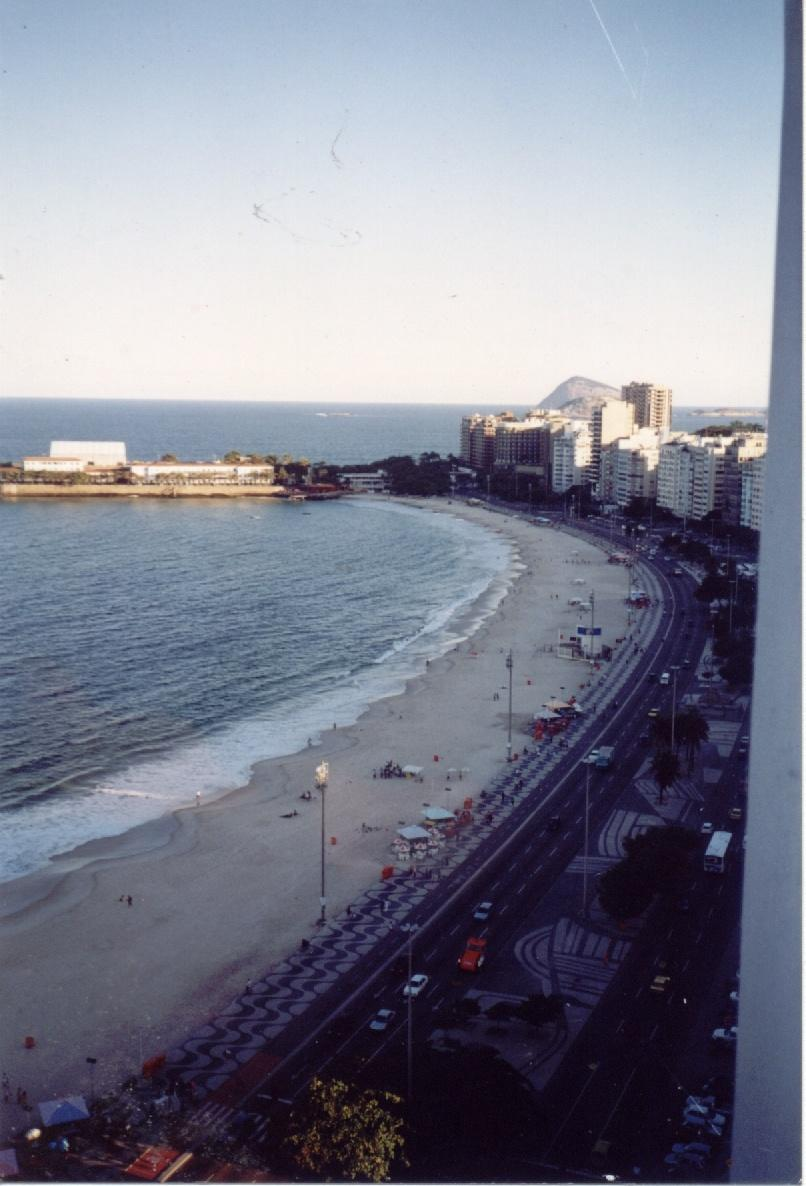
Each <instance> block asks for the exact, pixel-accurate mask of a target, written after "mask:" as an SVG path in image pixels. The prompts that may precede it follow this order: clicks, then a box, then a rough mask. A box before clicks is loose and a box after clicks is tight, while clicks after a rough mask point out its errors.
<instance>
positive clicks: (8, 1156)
mask: <svg viewBox="0 0 806 1186" xmlns="http://www.w3.org/2000/svg"><path fill="white" fill-rule="evenodd" d="M19 1172H20V1167H19V1165H18V1164H17V1154H16V1153H15V1152H14V1150H13V1149H0V1178H16V1176H17V1174H18V1173H19Z"/></svg>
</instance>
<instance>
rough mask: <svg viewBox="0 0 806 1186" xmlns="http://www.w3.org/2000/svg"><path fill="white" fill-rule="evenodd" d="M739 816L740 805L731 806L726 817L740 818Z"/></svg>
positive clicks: (740, 812)
mask: <svg viewBox="0 0 806 1186" xmlns="http://www.w3.org/2000/svg"><path fill="white" fill-rule="evenodd" d="M741 818H742V809H741V807H731V809H730V811H729V812H728V819H741Z"/></svg>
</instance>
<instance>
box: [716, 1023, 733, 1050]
mask: <svg viewBox="0 0 806 1186" xmlns="http://www.w3.org/2000/svg"><path fill="white" fill-rule="evenodd" d="M738 1034H739V1031H738V1029H737V1028H736V1026H735V1025H732V1026H731V1027H730V1029H718V1030H714V1032H713V1033H712V1034H711V1041H712V1042H727V1043H728V1044H729V1045H731V1046H733V1045H735V1043H736V1038H737V1037H738Z"/></svg>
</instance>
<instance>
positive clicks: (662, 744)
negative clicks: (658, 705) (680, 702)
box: [649, 713, 679, 750]
mask: <svg viewBox="0 0 806 1186" xmlns="http://www.w3.org/2000/svg"><path fill="white" fill-rule="evenodd" d="M676 733H677V730H676V729H675V734H676ZM649 735H650V738H651V741H652V744H653V746H654V747H655V749H656V750H663V749H671V748H672V718H671V716H667V715H666V713H659V715H658V716H656V717H654V718H653V720H652V724H651V725H650V727H649ZM678 744H679V743H678Z"/></svg>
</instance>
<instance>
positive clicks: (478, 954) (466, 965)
mask: <svg viewBox="0 0 806 1186" xmlns="http://www.w3.org/2000/svg"><path fill="white" fill-rule="evenodd" d="M486 947H487V940H486V939H478V938H476V937H475V936H474V935H471V936H470V938H469V939H468V940H467V942H466V943H465V949H464V951H463V952H462V954H461V955H460V956H459V961H458V963H459V971H460V972H480V971H481V969H482V968H483V967H484V958H485V948H486Z"/></svg>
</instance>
